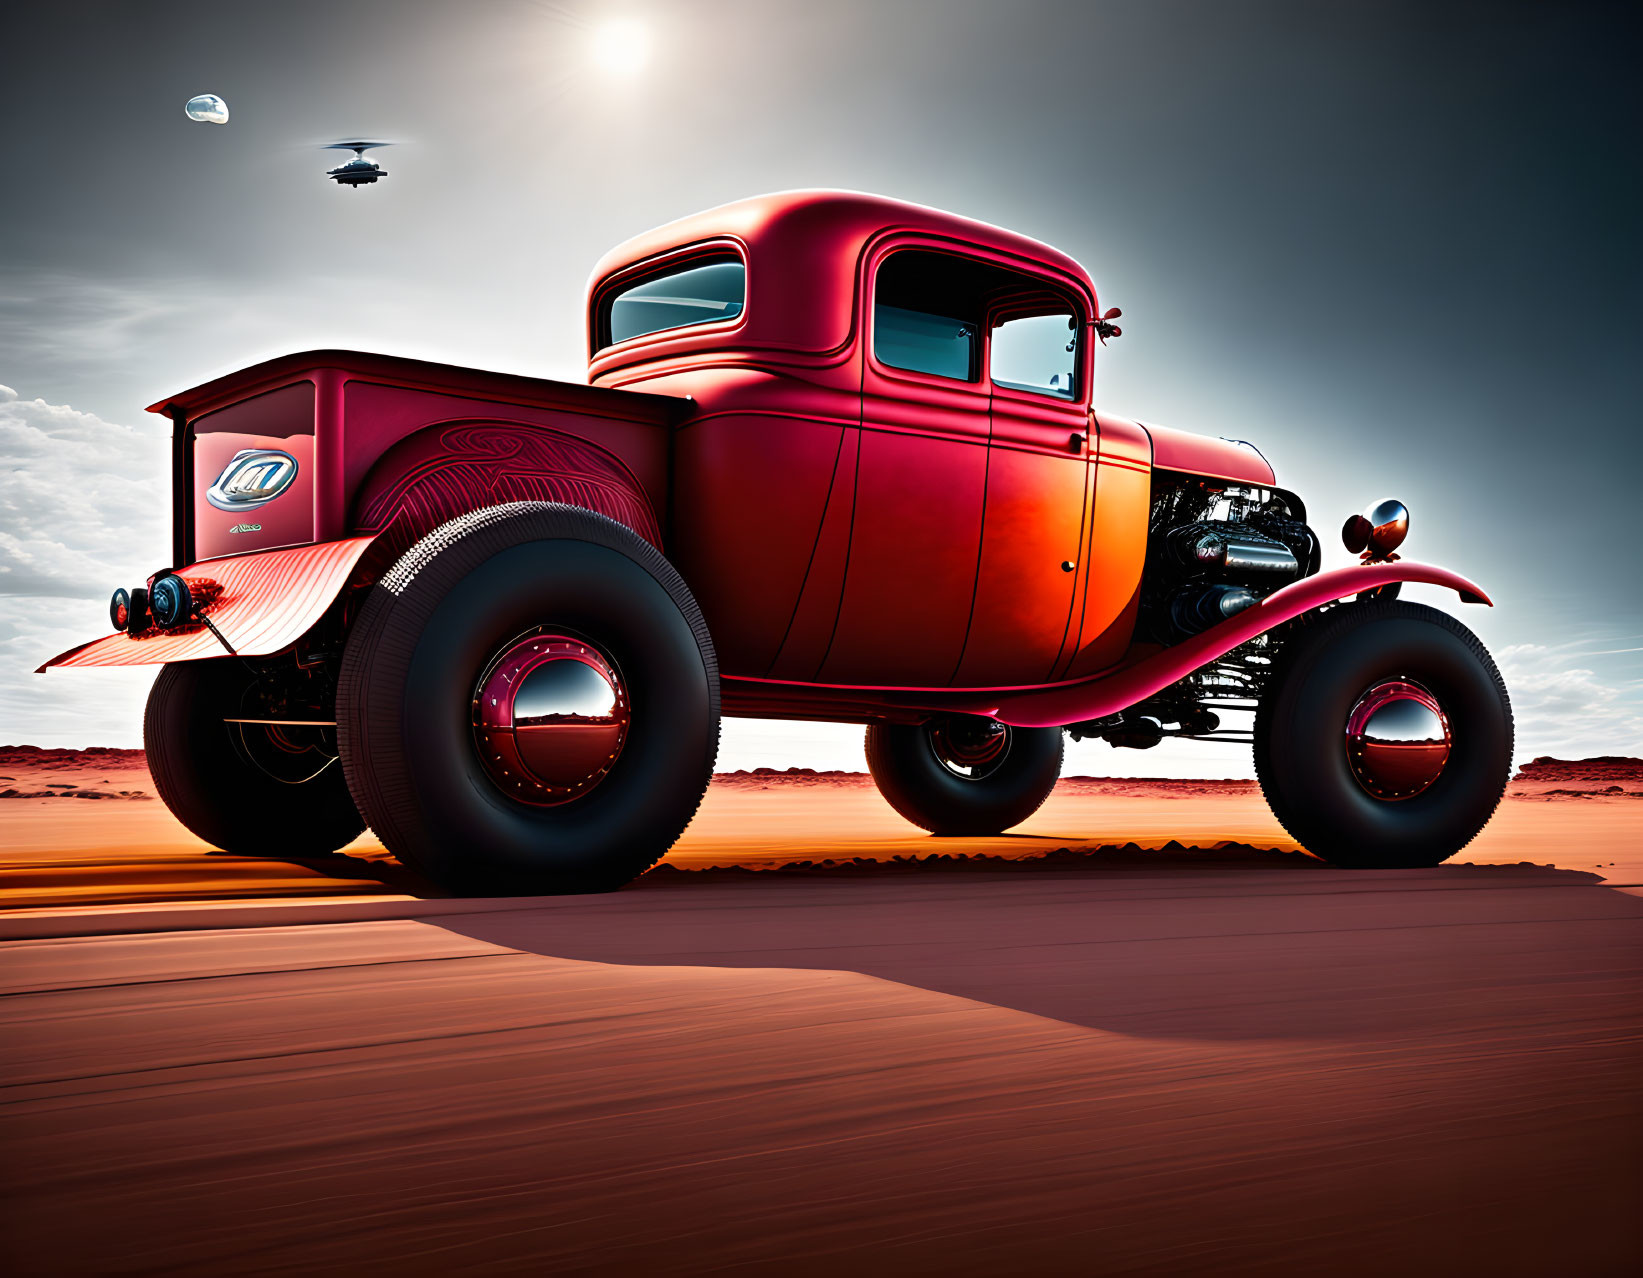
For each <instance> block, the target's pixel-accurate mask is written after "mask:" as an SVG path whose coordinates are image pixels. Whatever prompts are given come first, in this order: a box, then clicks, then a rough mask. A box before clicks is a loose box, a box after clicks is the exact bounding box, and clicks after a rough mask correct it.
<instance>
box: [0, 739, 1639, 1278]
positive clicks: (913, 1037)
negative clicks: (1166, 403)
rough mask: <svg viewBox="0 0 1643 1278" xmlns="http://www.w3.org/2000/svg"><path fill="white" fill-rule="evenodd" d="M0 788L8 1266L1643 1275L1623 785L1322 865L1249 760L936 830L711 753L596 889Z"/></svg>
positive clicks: (30, 783) (82, 787)
mask: <svg viewBox="0 0 1643 1278" xmlns="http://www.w3.org/2000/svg"><path fill="white" fill-rule="evenodd" d="M0 759H3V760H4V762H3V763H0V778H4V779H0V789H10V790H12V791H15V792H16V794H14V795H11V796H9V797H6V796H0V842H3V844H4V851H3V853H0V892H3V894H4V895H3V898H0V899H3V902H4V912H3V913H0V937H4V938H9V939H6V940H5V941H4V943H3V944H0V995H3V998H0V1018H3V1020H0V1058H3V1062H4V1064H3V1069H0V1090H3V1093H4V1104H3V1105H0V1151H3V1152H4V1157H3V1158H0V1178H3V1184H0V1190H3V1197H0V1204H3V1205H0V1213H3V1217H4V1218H3V1219H0V1239H3V1240H4V1241H3V1242H0V1262H3V1263H5V1264H6V1266H7V1268H8V1270H9V1271H11V1272H16V1273H88V1272H130V1271H136V1270H147V1271H159V1272H185V1273H186V1272H199V1273H203V1272H212V1273H223V1272H272V1271H274V1270H280V1269H285V1270H289V1269H303V1270H306V1271H310V1272H313V1271H323V1272H340V1271H347V1272H407V1271H414V1272H449V1271H453V1270H461V1271H497V1272H504V1271H522V1270H528V1271H532V1272H552V1273H581V1272H588V1273H640V1272H671V1273H682V1272H706V1271H714V1270H722V1269H734V1270H736V1271H739V1272H748V1273H815V1274H822V1273H827V1274H832V1273H837V1272H839V1271H840V1270H844V1269H849V1270H854V1271H858V1272H866V1273H880V1272H897V1273H977V1274H981V1273H1071V1272H1115V1273H1185V1272H1202V1273H1208V1272H1214V1273H1227V1272H1259V1273H1316V1272H1320V1271H1328V1272H1336V1273H1362V1274H1383V1273H1387V1272H1395V1271H1400V1272H1409V1273H1439V1272H1443V1273H1453V1272H1462V1273H1490V1274H1497V1273H1524V1274H1531V1273H1533V1274H1538V1273H1546V1272H1560V1273H1580V1274H1600V1273H1630V1272H1635V1271H1636V1270H1637V1268H1638V1266H1639V1265H1640V1264H1643V1225H1640V1221H1639V1214H1638V1212H1637V1210H1636V1206H1637V1203H1638V1201H1639V1200H1640V1197H1643V899H1640V897H1643V894H1640V892H1639V890H1638V888H1639V884H1643V873H1640V872H1643V837H1640V836H1643V765H1639V764H1637V763H1636V762H1635V761H1632V762H1627V761H1610V762H1603V763H1597V764H1580V765H1569V764H1561V763H1557V762H1555V761H1544V762H1541V763H1537V764H1535V765H1531V766H1529V767H1528V768H1526V769H1524V771H1523V772H1522V773H1521V774H1520V776H1519V778H1518V779H1517V780H1515V781H1514V783H1513V785H1512V790H1511V795H1510V797H1509V798H1508V800H1507V801H1506V802H1505V803H1504V804H1503V806H1502V810H1501V812H1500V814H1499V815H1498V816H1497V818H1496V819H1495V821H1494V822H1493V823H1492V824H1491V826H1490V828H1489V829H1488V830H1487V831H1486V832H1485V834H1484V835H1483V836H1482V838H1480V839H1479V841H1478V842H1477V844H1476V845H1475V846H1474V847H1473V848H1471V849H1468V851H1467V852H1466V853H1465V854H1464V855H1463V856H1462V857H1460V858H1457V860H1456V861H1455V862H1454V863H1451V864H1449V865H1445V866H1442V867H1439V868H1437V869H1434V870H1429V871H1395V872H1394V871H1385V872H1373V873H1355V874H1354V873H1344V872H1341V871H1336V870H1333V869H1331V868H1329V867H1326V866H1323V865H1321V864H1319V863H1317V862H1315V861H1313V860H1312V859H1310V858H1308V857H1306V856H1305V854H1303V853H1301V852H1299V851H1297V850H1296V849H1295V848H1294V847H1293V845H1292V844H1290V843H1289V842H1287V840H1285V839H1284V838H1283V837H1282V833H1281V831H1280V830H1279V829H1278V827H1277V826H1276V825H1275V824H1274V823H1273V822H1272V820H1271V817H1270V816H1269V815H1268V814H1267V813H1266V810H1265V806H1264V804H1263V803H1262V801H1261V799H1260V797H1259V794H1258V792H1257V791H1255V790H1254V788H1253V787H1251V786H1249V785H1247V784H1245V783H1240V782H1226V783H1197V782H1189V783H1167V782H1136V781H1101V780H1097V779H1079V778H1072V779H1068V780H1066V781H1064V782H1063V783H1062V785H1061V787H1060V788H1059V789H1058V791H1057V793H1056V795H1055V796H1054V797H1053V798H1052V799H1051V801H1050V802H1049V803H1048V804H1047V805H1046V806H1045V808H1044V810H1043V811H1042V812H1041V813H1039V814H1038V815H1037V816H1036V817H1035V818H1034V819H1033V820H1032V821H1030V822H1029V823H1027V825H1026V826H1024V827H1023V828H1022V829H1021V830H1020V831H1016V832H1012V834H1011V835H1008V836H1004V837H1001V838H998V839H986V840H934V839H931V838H929V837H927V836H925V835H923V834H922V833H921V832H919V831H916V830H913V829H912V828H911V827H908V826H907V825H906V824H905V823H903V822H901V821H900V820H899V818H897V817H896V816H895V815H894V814H893V813H891V812H890V811H889V809H888V808H887V807H885V805H884V804H883V803H882V801H880V800H879V799H878V798H877V796H876V794H875V793H874V792H873V790H872V789H871V786H870V784H869V783H868V782H866V780H865V779H864V778H861V777H856V776H852V775H836V776H816V775H813V774H812V775H796V776H794V775H785V774H784V775H771V774H743V775H739V776H730V777H721V778H719V779H718V780H717V781H716V782H715V785H714V786H713V788H712V790H711V791H710V794H709V798H708V800H707V803H706V804H705V805H704V809H703V812H702V814H701V816H700V817H699V818H698V820H697V822H696V823H695V824H694V825H693V826H692V828H691V830H690V831H689V832H688V833H687V835H686V837H685V839H684V840H682V841H681V844H680V845H679V847H678V848H677V849H676V850H675V851H674V853H673V854H672V855H671V856H670V857H669V859H668V863H667V865H666V866H664V867H663V868H661V869H658V870H656V871H653V872H652V873H651V874H649V875H647V876H645V878H643V879H641V880H640V881H639V882H638V883H636V884H635V885H633V886H632V887H630V888H628V889H626V890H624V891H622V892H618V893H614V894H610V895H608V896H599V897H581V898H557V899H555V898H539V899H531V900H512V901H504V900H449V899H441V898H438V897H436V896H433V895H432V894H431V893H430V891H429V889H428V887H427V885H426V884H424V883H422V882H421V881H420V880H418V879H416V877H415V876H414V875H411V874H409V873H408V872H407V871H404V870H402V869H401V868H399V867H398V866H397V865H396V864H395V863H394V862H393V861H392V860H391V858H388V857H386V855H385V854H384V853H383V852H382V851H381V849H380V847H378V846H377V845H375V844H374V843H373V842H372V841H371V840H370V839H369V838H366V839H363V840H361V841H360V842H359V843H358V844H356V845H354V846H353V847H352V848H350V849H348V854H347V855H345V856H337V857H331V858H324V859H322V860H320V861H316V862H308V863H303V864H296V863H285V862H263V863H256V862H247V861H244V860H242V859H238V858H232V857H226V856H223V855H221V854H218V853H214V852H212V851H211V850H209V849H206V848H204V847H203V846H201V845H200V844H198V843H197V842H196V841H194V840H192V839H191V838H190V837H189V836H188V835H187V834H186V833H185V832H183V831H182V830H181V829H180V828H179V827H177V826H176V825H175V823H174V822H172V820H171V818H170V817H169V816H168V815H167V814H166V812H165V810H164V808H163V806H162V805H161V804H160V803H158V801H156V800H154V799H153V798H151V797H145V796H146V795H150V794H151V793H152V790H151V787H150V786H149V784H148V781H147V778H146V774H145V773H144V771H143V768H142V761H141V757H140V756H139V755H135V754H130V755H123V756H117V755H115V754H113V753H109V754H103V755H98V756H71V755H66V754H64V755H51V754H36V755H30V754H28V753H27V752H18V751H11V752H8V753H6V754H4V755H0ZM53 782H56V783H58V784H56V785H53V784H52V783H53ZM64 783H66V785H65V784H64ZM66 786H73V787H75V788H76V789H75V790H74V791H70V790H67V788H66ZM92 791H97V792H100V793H104V794H107V795H110V796H114V797H108V798H102V799H97V800H94V801H92V800H87V799H70V798H63V797H38V796H39V795H41V794H42V793H45V794H55V795H62V794H64V793H75V792H79V793H89V792H92ZM20 796H27V797H20ZM898 858H899V859H898ZM828 862H832V864H827V863H828ZM779 866H785V867H788V868H784V869H779V870H778V869H776V868H775V867H779Z"/></svg>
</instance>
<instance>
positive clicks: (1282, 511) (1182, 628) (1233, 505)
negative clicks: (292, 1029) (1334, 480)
mask: <svg viewBox="0 0 1643 1278" xmlns="http://www.w3.org/2000/svg"><path fill="white" fill-rule="evenodd" d="M1320 554H1321V548H1320V546H1319V544H1318V538H1317V537H1316V535H1314V533H1313V531H1312V529H1310V528H1308V527H1307V526H1306V509H1305V507H1304V506H1302V505H1301V501H1300V499H1299V498H1298V497H1295V496H1294V495H1293V494H1291V493H1287V492H1284V491H1282V490H1281V489H1275V488H1249V487H1244V486H1241V485H1234V484H1227V483H1224V482H1222V481H1219V480H1207V479H1203V478H1200V477H1198V476H1195V475H1171V474H1164V473H1161V474H1159V475H1157V476H1156V477H1155V483H1154V487H1153V499H1152V516H1151V521H1150V523H1149V526H1148V529H1147V566H1146V571H1145V574H1144V575H1143V577H1142V579H1141V582H1142V584H1141V618H1140V625H1141V637H1142V638H1144V639H1145V640H1147V641H1149V642H1152V643H1163V644H1172V643H1179V642H1180V641H1181V640H1183V639H1187V638H1190V637H1191V636H1193V635H1195V634H1198V633H1200V632H1202V631H1205V630H1208V629H1209V628H1210V627H1211V626H1213V625H1216V624H1218V623H1219V622H1221V621H1224V620H1226V618H1228V617H1231V616H1234V615H1235V614H1237V613H1239V612H1242V611H1243V610H1244V609H1245V608H1249V607H1252V606H1253V605H1254V604H1256V603H1259V602H1260V600H1261V599H1262V598H1264V597H1265V596H1266V595H1269V594H1271V593H1272V592H1273V591H1274V590H1276V589H1278V588H1279V587H1280V586H1287V585H1288V584H1289V583H1290V582H1292V581H1297V580H1299V579H1300V578H1302V577H1306V576H1310V575H1311V574H1312V573H1315V572H1317V571H1318V564H1319V558H1320Z"/></svg>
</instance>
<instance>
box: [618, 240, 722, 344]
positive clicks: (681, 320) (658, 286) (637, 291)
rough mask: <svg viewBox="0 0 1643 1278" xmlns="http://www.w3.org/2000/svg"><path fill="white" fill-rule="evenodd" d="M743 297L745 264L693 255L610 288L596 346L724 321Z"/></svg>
mask: <svg viewBox="0 0 1643 1278" xmlns="http://www.w3.org/2000/svg"><path fill="white" fill-rule="evenodd" d="M746 303H747V268H746V267H745V266H744V265H743V264H742V260H741V259H740V258H739V257H737V256H736V255H735V254H734V253H716V254H713V255H711V256H707V257H697V258H694V259H692V260H690V261H688V262H684V263H681V264H680V265H678V266H676V267H674V268H673V269H671V270H665V271H659V272H656V273H655V274H652V275H650V276H648V277H646V278H645V279H642V280H640V281H639V282H638V283H635V284H629V285H628V286H627V287H626V288H622V289H617V290H614V291H612V292H611V293H609V294H608V295H607V296H606V298H605V300H604V303H603V304H602V305H601V306H600V308H599V311H600V316H599V320H600V325H599V326H600V339H601V340H600V342H599V349H601V350H602V349H604V348H605V347H607V346H614V345H616V344H617V343H618V342H626V341H630V340H631V339H633V338H635V337H645V336H647V335H648V334H651V333H663V332H666V331H668V330H669V329H675V328H686V327H688V326H690V325H694V324H724V323H729V322H731V321H733V320H736V319H738V318H740V316H741V313H742V310H743V308H744V307H745V306H746Z"/></svg>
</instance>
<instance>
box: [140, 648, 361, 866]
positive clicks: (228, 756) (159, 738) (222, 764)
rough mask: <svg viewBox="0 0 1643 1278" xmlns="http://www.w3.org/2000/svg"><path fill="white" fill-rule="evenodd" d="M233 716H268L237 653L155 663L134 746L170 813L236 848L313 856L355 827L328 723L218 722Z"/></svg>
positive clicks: (343, 840)
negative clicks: (138, 744)
mask: <svg viewBox="0 0 1643 1278" xmlns="http://www.w3.org/2000/svg"><path fill="white" fill-rule="evenodd" d="M239 717H244V718H265V717H269V712H268V711H267V709H266V708H265V706H264V705H263V703H262V701H261V699H260V697H259V689H258V680H257V676H256V674H255V673H254V672H253V671H252V669H250V667H249V666H248V665H247V664H246V663H245V662H242V661H240V660H237V659H236V658H233V657H222V658H217V659H215V660H210V661H185V662H178V663H175V664H173V665H169V666H166V667H165V668H164V669H163V670H161V671H160V677H159V678H158V679H156V680H155V681H154V687H153V689H152V690H151V691H150V692H149V694H148V708H147V711H146V712H145V713H144V715H143V748H144V750H145V751H146V752H147V756H148V770H149V773H150V774H151V775H152V776H153V778H154V788H155V790H157V791H158V792H159V795H160V798H161V799H162V800H164V802H165V805H166V807H168V808H170V809H171V813H172V815H173V816H175V817H176V818H177V820H179V821H181V822H182V823H183V824H184V825H185V826H187V827H188V828H189V829H190V830H191V831H193V832H194V833H195V834H197V835H199V837H200V838H202V839H204V840H205V841H206V842H207V843H209V844H211V845H212V846H213V847H218V848H221V849H222V850H223V851H225V852H233V853H235V854H236V855H238V856H266V857H298V858H300V857H305V856H321V855H324V854H325V853H328V852H334V851H336V850H337V849H338V848H340V847H342V846H344V845H345V844H348V843H352V842H353V841H354V840H355V839H357V838H358V837H359V836H360V835H361V834H362V833H364V831H365V821H364V819H363V818H362V817H361V816H360V814H359V809H358V808H356V807H355V806H354V801H353V799H352V797H350V795H349V793H348V784H347V782H346V780H344V778H343V775H342V768H341V767H340V766H339V765H338V763H337V758H336V745H335V737H334V734H333V733H331V731H330V730H329V729H322V728H293V729H274V728H267V727H261V726H256V725H245V724H231V723H226V722H224V720H225V719H229V718H239ZM276 717H277V716H276ZM289 717H293V718H294V717H298V716H296V715H292V716H289Z"/></svg>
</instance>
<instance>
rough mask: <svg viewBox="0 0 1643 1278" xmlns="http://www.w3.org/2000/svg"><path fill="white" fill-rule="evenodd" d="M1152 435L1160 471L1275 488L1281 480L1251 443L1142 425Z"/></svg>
mask: <svg viewBox="0 0 1643 1278" xmlns="http://www.w3.org/2000/svg"><path fill="white" fill-rule="evenodd" d="M1141 426H1142V429H1143V430H1145V431H1146V432H1147V434H1148V435H1150V436H1152V464H1153V465H1154V466H1155V467H1157V468H1158V469H1160V470H1177V471H1181V472H1183V473H1185V474H1188V475H1203V476H1205V477H1207V478H1210V479H1228V480H1231V481H1232V482H1234V483H1238V484H1255V485H1257V486H1258V487H1261V488H1271V487H1272V486H1273V485H1275V484H1276V483H1277V481H1278V477H1277V475H1276V474H1274V473H1273V470H1272V467H1271V466H1269V465H1268V464H1267V460H1266V458H1264V457H1262V456H1261V454H1260V453H1258V452H1256V451H1255V449H1254V448H1252V447H1251V446H1250V445H1248V444H1235V443H1233V442H1232V441H1231V440H1228V439H1210V438H1208V437H1207V436H1204V435H1193V434H1190V433H1189V432H1187V431H1184V430H1171V429H1170V428H1169V427H1168V426H1151V425H1148V424H1147V423H1145V422H1143V423H1141Z"/></svg>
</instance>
